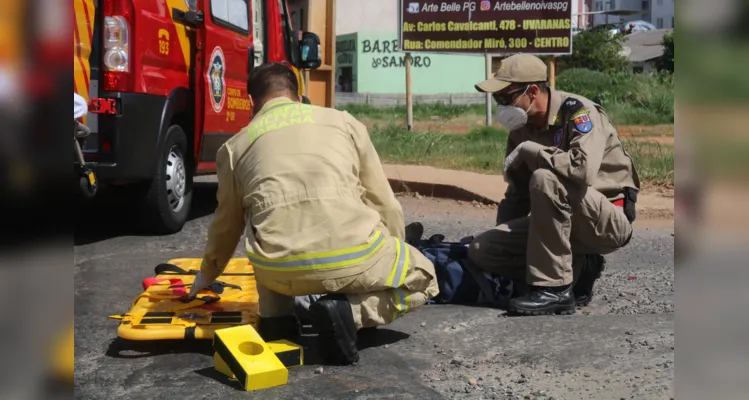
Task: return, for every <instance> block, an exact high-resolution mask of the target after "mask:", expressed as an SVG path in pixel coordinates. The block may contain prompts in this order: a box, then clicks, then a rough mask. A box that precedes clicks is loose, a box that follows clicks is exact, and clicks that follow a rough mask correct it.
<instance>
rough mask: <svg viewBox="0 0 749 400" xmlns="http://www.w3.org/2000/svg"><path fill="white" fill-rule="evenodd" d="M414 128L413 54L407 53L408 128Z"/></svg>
mask: <svg viewBox="0 0 749 400" xmlns="http://www.w3.org/2000/svg"><path fill="white" fill-rule="evenodd" d="M413 126H414V109H413V97H412V94H411V53H406V127H407V128H408V130H409V131H410V130H411V129H412V128H413Z"/></svg>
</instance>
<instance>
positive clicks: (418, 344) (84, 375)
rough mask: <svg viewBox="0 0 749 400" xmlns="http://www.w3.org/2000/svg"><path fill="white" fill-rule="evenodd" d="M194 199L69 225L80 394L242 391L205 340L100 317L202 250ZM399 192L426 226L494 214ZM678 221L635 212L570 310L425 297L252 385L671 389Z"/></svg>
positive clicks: (565, 392)
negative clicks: (355, 355) (325, 354)
mask: <svg viewBox="0 0 749 400" xmlns="http://www.w3.org/2000/svg"><path fill="white" fill-rule="evenodd" d="M195 201H196V204H197V205H199V208H198V209H197V210H196V212H195V216H194V218H193V219H192V220H191V221H190V222H189V223H188V224H187V225H186V227H185V228H184V229H183V231H182V232H180V233H178V234H175V235H170V236H160V237H154V236H148V235H142V234H139V233H138V232H139V230H138V229H139V228H138V225H137V224H138V218H137V215H129V214H127V213H112V212H108V213H105V212H103V211H99V212H95V213H94V214H93V216H92V217H91V218H90V219H89V222H88V223H87V224H86V225H84V226H79V227H78V228H77V233H76V239H75V240H76V243H75V245H76V246H75V317H76V319H75V360H76V363H75V374H76V380H75V392H76V397H77V398H96V399H99V398H105V397H106V398H109V399H120V398H127V399H133V398H142V399H146V398H147V399H161V398H164V399H166V398H170V399H171V398H191V399H194V398H221V399H233V398H237V399H239V398H247V393H246V392H243V391H242V390H241V388H240V387H239V386H238V385H237V384H236V383H233V382H230V381H227V380H226V379H224V378H223V377H222V376H221V375H220V374H218V373H217V372H216V371H215V370H214V369H213V358H212V350H211V346H210V343H208V344H186V343H184V342H183V343H163V342H157V343H153V344H143V343H125V342H124V341H122V340H120V339H118V338H117V321H115V320H110V319H107V316H108V315H112V314H119V313H123V312H126V311H127V310H128V308H129V307H130V304H131V302H132V301H133V300H134V298H135V297H136V296H137V295H138V294H139V293H140V292H141V280H142V279H143V278H145V277H147V276H150V275H151V274H152V273H153V267H154V266H155V265H156V264H158V263H161V262H165V261H166V260H168V259H171V258H179V257H200V256H201V251H202V247H203V244H204V236H205V232H206V228H207V225H208V223H209V222H210V213H211V212H212V210H213V209H214V208H215V184H212V183H203V184H200V185H198V187H197V191H196V200H195ZM401 201H402V203H403V205H404V210H405V213H406V220H407V223H408V222H411V221H421V222H422V223H423V224H424V226H425V227H426V229H427V234H431V233H442V234H445V235H446V236H447V239H448V240H457V239H460V238H461V237H463V236H466V235H471V234H476V233H478V232H481V231H482V230H484V229H487V228H490V227H491V226H492V225H493V221H494V216H495V210H493V209H490V208H486V207H477V206H475V205H472V204H459V203H458V202H454V201H448V200H434V199H416V198H401ZM113 214H114V215H113ZM672 232H673V229H672V228H670V227H661V228H653V227H649V228H648V227H638V226H637V224H636V233H635V236H634V238H633V240H632V242H631V243H630V245H629V246H628V247H626V248H625V249H623V250H621V251H620V252H618V253H615V254H612V255H610V256H609V257H608V258H607V260H608V264H607V270H606V272H605V276H604V278H602V279H601V280H600V281H599V282H600V283H599V284H598V286H597V292H596V297H595V299H594V301H593V303H592V304H591V305H590V307H588V308H586V309H583V310H579V311H578V312H577V313H576V314H575V315H572V316H554V317H522V318H521V317H506V316H505V315H504V313H503V312H501V311H500V310H495V309H488V308H480V307H469V306H441V305H428V306H424V307H422V308H421V309H418V310H416V311H414V312H413V313H411V314H409V315H408V316H407V317H405V318H403V319H401V320H399V321H396V322H395V323H394V324H392V325H390V326H387V327H381V328H379V329H378V330H377V333H376V334H373V335H371V336H369V337H365V338H362V343H361V347H363V349H362V350H361V361H360V363H359V364H358V365H357V366H353V367H327V366H326V367H323V370H322V371H320V370H319V366H318V365H316V364H317V362H316V358H317V357H316V355H315V351H314V348H312V347H308V348H307V350H306V356H307V364H308V365H305V366H303V367H300V368H296V369H291V370H290V374H289V383H288V384H287V385H285V386H282V387H278V388H273V389H268V390H264V391H259V392H256V393H254V394H253V398H259V399H281V398H289V399H291V398H294V399H338V398H340V399H344V398H345V399H350V398H353V399H381V398H398V399H435V398H458V399H462V398H470V399H481V398H483V399H552V398H554V399H621V398H624V399H630V398H632V399H635V398H636V399H669V398H672V397H674V395H673V382H674V367H673V366H674V364H673V362H674V279H673V273H674V265H673V237H672ZM237 254H238V256H241V254H240V253H237ZM308 339H309V338H308ZM307 343H308V342H305V343H304V344H307ZM309 343H311V342H309ZM320 372H321V373H320Z"/></svg>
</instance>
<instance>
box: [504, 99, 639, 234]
mask: <svg viewBox="0 0 749 400" xmlns="http://www.w3.org/2000/svg"><path fill="white" fill-rule="evenodd" d="M549 91H550V93H549V109H548V110H549V111H548V115H549V119H548V125H547V126H546V127H545V128H543V129H538V128H535V127H533V126H531V125H526V126H524V127H522V128H519V129H516V130H514V131H512V132H510V135H509V137H508V140H507V154H508V155H509V154H510V153H511V152H512V151H513V150H514V149H515V148H516V147H517V146H518V145H519V144H520V143H523V142H525V144H523V147H522V148H521V150H520V153H519V154H518V156H517V160H516V161H515V162H516V163H518V164H520V163H523V164H524V166H522V167H520V168H513V169H512V170H511V171H512V172H511V174H510V182H509V185H508V188H507V191H506V193H505V198H504V199H503V200H502V202H501V203H500V205H499V210H498V214H497V222H498V223H501V222H506V221H509V220H512V219H515V218H519V217H523V216H526V215H528V213H529V212H530V198H529V194H528V181H529V179H530V174H531V173H532V172H533V171H535V170H536V169H539V168H543V169H549V170H551V171H554V173H556V174H557V176H559V177H561V178H564V179H565V180H566V181H567V182H571V183H573V184H579V185H585V186H590V187H592V188H594V189H596V190H598V191H599V192H601V193H602V194H603V195H604V196H606V197H607V198H608V199H609V200H612V201H613V200H617V199H621V198H623V197H624V195H623V189H624V188H625V187H630V188H634V189H638V190H639V189H640V179H639V177H638V176H637V170H636V169H635V166H634V163H633V162H632V158H631V157H630V155H629V154H628V153H627V151H626V150H625V149H624V147H623V146H622V142H621V140H620V139H619V135H618V134H617V131H616V128H615V127H614V125H613V124H612V122H611V120H610V119H609V117H608V115H606V112H605V111H604V110H603V108H602V107H601V106H600V105H598V104H596V103H594V102H592V101H591V100H589V99H587V98H585V97H583V96H578V95H574V94H571V93H567V92H562V91H559V90H554V89H549Z"/></svg>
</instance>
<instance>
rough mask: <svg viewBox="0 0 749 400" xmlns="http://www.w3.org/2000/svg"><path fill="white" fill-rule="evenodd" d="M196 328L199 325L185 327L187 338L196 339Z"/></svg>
mask: <svg viewBox="0 0 749 400" xmlns="http://www.w3.org/2000/svg"><path fill="white" fill-rule="evenodd" d="M195 328H197V326H188V327H187V328H185V340H195Z"/></svg>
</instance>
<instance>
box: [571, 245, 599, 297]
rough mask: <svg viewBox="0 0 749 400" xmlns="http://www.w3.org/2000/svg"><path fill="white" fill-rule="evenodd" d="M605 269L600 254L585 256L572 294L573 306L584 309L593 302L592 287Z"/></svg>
mask: <svg viewBox="0 0 749 400" xmlns="http://www.w3.org/2000/svg"><path fill="white" fill-rule="evenodd" d="M605 267H606V260H605V259H604V258H603V256H602V255H600V254H586V255H585V265H584V266H583V270H582V272H581V273H580V278H578V280H577V283H575V289H574V290H573V294H574V295H575V304H577V305H578V306H580V307H585V306H587V305H588V304H590V301H591V300H593V285H594V284H595V283H596V280H597V279H598V278H600V277H601V272H603V270H604V268H605Z"/></svg>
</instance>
